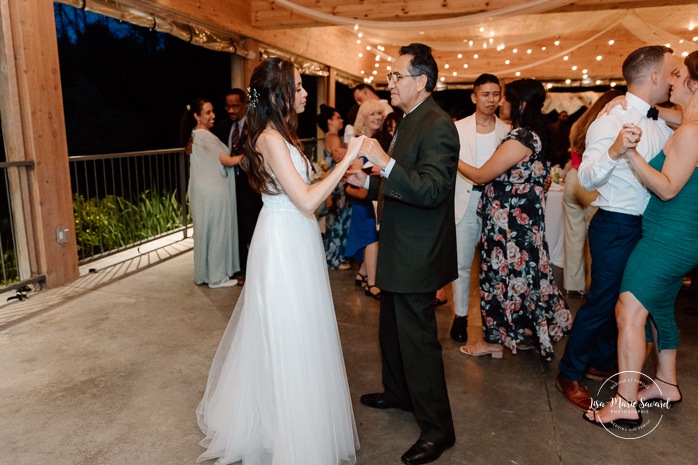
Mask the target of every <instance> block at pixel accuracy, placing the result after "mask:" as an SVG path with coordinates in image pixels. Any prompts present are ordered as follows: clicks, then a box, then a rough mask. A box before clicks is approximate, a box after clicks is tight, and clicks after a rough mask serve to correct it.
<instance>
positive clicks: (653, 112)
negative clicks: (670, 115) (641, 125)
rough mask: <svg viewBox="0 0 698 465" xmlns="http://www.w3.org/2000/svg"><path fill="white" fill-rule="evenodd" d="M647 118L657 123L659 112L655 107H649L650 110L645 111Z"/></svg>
mask: <svg viewBox="0 0 698 465" xmlns="http://www.w3.org/2000/svg"><path fill="white" fill-rule="evenodd" d="M647 117H648V118H652V119H653V120H655V121H657V118H658V117H659V110H657V107H650V109H649V110H647Z"/></svg>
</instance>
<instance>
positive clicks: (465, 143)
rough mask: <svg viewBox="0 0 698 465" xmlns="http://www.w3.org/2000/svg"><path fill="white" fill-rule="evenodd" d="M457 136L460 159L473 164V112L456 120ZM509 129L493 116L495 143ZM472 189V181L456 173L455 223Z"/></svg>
mask: <svg viewBox="0 0 698 465" xmlns="http://www.w3.org/2000/svg"><path fill="white" fill-rule="evenodd" d="M456 129H457V130H458V138H459V139H460V159H461V160H462V161H463V162H464V163H467V164H469V165H472V166H475V163H476V161H477V129H476V121H475V113H473V114H472V115H470V116H468V117H466V118H463V119H461V120H458V121H456ZM509 131H511V125H509V124H507V123H505V122H503V121H502V120H500V119H499V118H497V117H496V116H495V123H494V134H495V138H496V139H497V143H498V144H499V142H501V140H502V139H504V138H505V137H506V135H507V134H509ZM472 191H473V182H472V181H471V180H470V179H468V178H466V177H465V176H463V175H462V174H460V173H458V177H457V178H456V194H455V195H456V206H455V210H456V224H458V223H459V222H460V220H461V219H462V218H463V215H464V214H465V209H466V208H467V207H468V201H469V200H470V193H471V192H472Z"/></svg>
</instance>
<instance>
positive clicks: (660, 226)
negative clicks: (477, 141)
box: [585, 52, 698, 427]
mask: <svg viewBox="0 0 698 465" xmlns="http://www.w3.org/2000/svg"><path fill="white" fill-rule="evenodd" d="M671 84H672V87H671V89H672V91H671V102H672V103H675V104H679V105H681V107H682V108H683V113H682V114H681V113H678V112H671V111H664V110H660V116H661V117H662V118H663V119H665V120H667V121H668V122H677V123H678V122H680V123H681V126H680V127H679V129H678V130H677V131H676V133H675V134H674V135H673V136H672V137H671V138H669V140H668V141H667V143H666V145H665V146H664V149H663V150H662V152H660V153H659V155H657V156H656V157H655V158H654V159H652V161H650V163H649V164H648V163H647V162H645V161H644V160H643V158H642V157H641V156H640V155H639V154H638V153H637V151H636V150H635V146H636V145H637V143H638V142H639V140H640V138H641V137H642V134H641V131H640V129H639V128H638V127H637V126H635V125H633V124H628V125H625V126H624V128H623V129H622V130H621V133H620V134H619V136H618V137H619V140H621V139H622V140H623V141H624V145H625V147H626V149H627V152H626V153H625V157H626V159H627V160H628V162H629V163H630V165H631V166H632V168H633V169H634V171H635V172H636V174H637V176H638V178H639V179H640V180H641V181H642V183H643V184H644V185H645V186H647V188H648V189H649V190H650V191H651V193H652V197H651V199H650V202H649V204H648V206H647V209H646V210H645V213H644V215H643V218H642V239H641V240H640V242H639V243H638V244H637V246H636V248H635V250H634V251H633V253H632V255H631V256H630V259H629V260H628V264H627V265H626V268H625V273H624V275H623V283H622V285H621V294H620V298H619V299H618V304H617V306H616V319H617V321H618V332H619V333H618V368H619V372H620V374H619V382H618V392H617V393H616V397H615V398H614V399H613V401H612V402H609V403H607V404H606V406H605V407H604V408H602V409H601V410H598V411H596V410H590V411H589V412H587V413H586V414H585V419H586V420H588V421H590V422H593V423H595V424H597V425H604V426H606V427H609V426H610V425H612V424H617V425H620V426H627V427H637V426H640V425H642V416H641V412H640V410H639V409H638V408H637V407H636V405H637V403H639V402H643V403H644V405H645V406H647V405H649V406H652V405H658V404H659V402H661V403H662V405H671V404H672V403H678V402H681V392H680V391H679V387H678V383H677V380H676V349H677V347H678V341H679V337H678V328H677V327H676V320H675V318H674V301H675V299H676V296H677V295H678V292H679V290H680V288H681V284H682V282H683V278H684V276H685V275H686V274H687V273H688V272H690V271H691V270H692V269H693V268H695V267H696V266H698V236H696V234H695V225H696V224H697V223H698V171H696V165H698V144H696V140H698V52H693V53H691V54H690V55H688V57H686V59H685V61H684V65H683V66H682V67H681V69H680V70H679V72H678V74H677V75H675V77H674V78H673V81H672V83H671ZM677 116H678V117H677ZM648 317H649V319H650V321H651V323H652V324H651V326H652V328H653V330H654V331H653V333H654V339H655V350H656V354H657V360H658V363H657V372H656V375H655V377H654V380H653V381H652V382H649V383H647V384H646V386H645V387H644V388H643V389H642V390H641V391H639V389H638V388H639V382H640V378H639V377H640V372H641V371H642V366H643V363H644V360H645V352H646V351H645V347H646V345H645V343H646V338H645V326H646V323H647V319H648ZM638 391H639V392H638ZM667 402H668V404H667ZM627 404H630V406H631V407H635V408H630V409H628V408H627ZM640 405H643V404H640ZM645 408H646V407H645ZM612 422H613V423H612Z"/></svg>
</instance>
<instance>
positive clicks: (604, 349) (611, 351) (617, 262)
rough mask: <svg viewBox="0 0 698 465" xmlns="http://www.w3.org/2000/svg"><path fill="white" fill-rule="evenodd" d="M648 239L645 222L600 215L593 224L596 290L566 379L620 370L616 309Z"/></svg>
mask: <svg viewBox="0 0 698 465" xmlns="http://www.w3.org/2000/svg"><path fill="white" fill-rule="evenodd" d="M641 235H642V217H641V216H633V215H627V214H624V213H615V212H609V211H606V210H602V209H599V210H598V211H597V212H596V214H595V215H594V217H593V218H592V220H591V223H590V224H589V249H590V252H591V286H590V287H589V294H588V295H587V302H586V303H585V304H584V305H582V307H581V308H580V309H579V310H578V311H577V315H576V316H575V319H574V324H573V325H572V331H571V332H570V335H569V339H568V341H567V347H566V348H565V354H564V355H563V356H562V359H561V360H560V374H561V375H562V376H563V377H564V378H567V379H570V380H572V381H581V380H582V379H584V371H585V370H586V368H587V367H588V366H589V367H593V368H596V369H597V370H614V369H615V368H616V367H617V361H616V359H617V347H616V345H617V340H618V327H617V326H616V316H615V308H616V302H617V301H618V293H619V291H620V285H621V282H622V281H623V271H624V270H625V264H626V263H627V261H628V258H629V257H630V254H631V253H632V251H633V249H634V248H635V245H636V244H637V243H638V241H639V240H640V237H641Z"/></svg>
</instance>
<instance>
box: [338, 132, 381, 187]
mask: <svg viewBox="0 0 698 465" xmlns="http://www.w3.org/2000/svg"><path fill="white" fill-rule="evenodd" d="M361 137H362V139H363V140H362V143H361V144H360V151H359V155H360V156H362V157H366V158H367V159H368V161H369V162H371V163H372V164H373V170H374V172H375V170H376V169H378V168H380V170H384V169H385V167H386V166H388V163H389V162H390V156H389V155H388V154H387V153H385V151H384V150H383V148H382V147H381V145H380V143H379V142H378V141H377V140H376V139H370V138H367V137H365V136H361ZM353 141H354V139H353V140H352V142H353ZM350 144H351V143H350ZM367 177H368V174H367V173H365V172H364V171H362V169H361V167H360V166H359V167H352V168H351V169H349V170H348V171H347V176H345V178H344V181H346V182H348V183H349V184H351V185H352V186H356V187H364V183H365V182H366V178H367Z"/></svg>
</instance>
